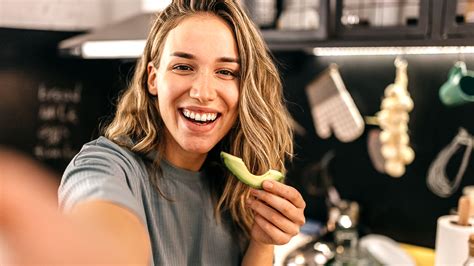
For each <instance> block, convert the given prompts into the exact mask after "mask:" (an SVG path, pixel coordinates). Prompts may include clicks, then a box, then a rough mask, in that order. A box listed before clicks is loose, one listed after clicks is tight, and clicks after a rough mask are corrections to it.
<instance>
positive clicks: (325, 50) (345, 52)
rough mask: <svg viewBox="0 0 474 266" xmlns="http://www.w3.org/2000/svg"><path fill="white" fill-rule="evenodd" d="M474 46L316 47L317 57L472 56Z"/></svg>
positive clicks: (314, 50)
mask: <svg viewBox="0 0 474 266" xmlns="http://www.w3.org/2000/svg"><path fill="white" fill-rule="evenodd" d="M472 53H474V46H407V47H315V48H313V54H314V55H316V56H358V55H417V54H419V55H422V54H427V55H429V54H472Z"/></svg>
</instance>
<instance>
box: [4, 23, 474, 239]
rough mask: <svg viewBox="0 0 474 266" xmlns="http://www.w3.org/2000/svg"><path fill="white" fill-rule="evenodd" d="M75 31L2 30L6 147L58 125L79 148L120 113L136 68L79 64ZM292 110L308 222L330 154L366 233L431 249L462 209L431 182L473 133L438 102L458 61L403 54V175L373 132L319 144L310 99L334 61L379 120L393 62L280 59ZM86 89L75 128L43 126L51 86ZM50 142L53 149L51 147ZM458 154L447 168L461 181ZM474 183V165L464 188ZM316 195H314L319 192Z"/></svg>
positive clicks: (337, 181)
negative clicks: (44, 97)
mask: <svg viewBox="0 0 474 266" xmlns="http://www.w3.org/2000/svg"><path fill="white" fill-rule="evenodd" d="M74 34H77V33H64V32H49V31H29V30H13V29H0V145H7V146H10V147H14V148H16V149H18V150H21V151H23V152H25V153H27V154H30V155H32V156H34V154H35V151H34V149H35V147H36V146H38V145H39V144H41V145H43V144H45V143H44V141H45V140H44V139H41V136H39V130H40V129H41V128H42V127H43V126H52V127H54V126H55V125H60V126H63V127H65V128H66V130H67V132H69V133H68V135H67V136H64V138H63V139H61V140H60V141H59V142H57V143H53V144H52V145H51V147H50V148H53V149H55V148H60V149H61V148H64V146H69V148H70V149H71V150H72V151H77V150H78V149H80V147H81V146H82V144H83V143H85V142H87V141H89V140H90V139H92V138H94V137H96V136H97V133H98V130H97V128H98V124H99V122H100V121H103V120H104V119H105V118H106V117H107V116H108V115H109V114H110V113H111V112H112V110H113V104H112V103H113V102H114V98H115V97H116V96H117V95H118V92H119V90H120V89H121V88H123V87H124V86H125V83H126V81H127V80H128V78H129V76H130V71H131V69H132V67H133V62H122V61H119V60H79V59H72V58H64V57H60V56H58V55H57V49H56V47H57V43H58V42H59V41H60V40H63V39H65V38H68V37H70V36H72V35H74ZM275 58H276V60H277V61H278V63H279V66H280V69H281V73H282V76H283V81H284V85H285V94H286V98H287V100H288V106H289V108H290V111H291V113H292V114H293V116H294V118H295V119H296V121H297V122H298V123H299V124H301V125H302V126H303V127H304V128H305V129H306V135H304V136H302V135H297V136H296V138H295V144H296V157H295V160H294V162H293V164H292V166H291V169H290V172H289V182H290V183H292V184H293V185H294V186H296V187H298V188H299V189H300V190H301V192H302V193H303V195H304V197H305V199H306V201H307V203H308V207H307V210H306V214H307V216H308V217H309V218H313V219H319V220H321V221H324V220H325V219H326V208H325V205H324V199H323V196H322V195H321V193H320V191H319V192H318V190H317V189H318V188H319V187H318V186H320V185H321V184H320V182H319V181H320V176H321V172H320V171H318V168H317V167H318V164H319V163H320V160H321V158H322V156H323V155H324V154H326V153H327V152H328V151H333V152H334V154H335V157H334V159H333V160H332V161H331V163H330V165H329V175H330V176H331V177H332V182H333V183H334V185H335V186H336V188H337V189H338V191H339V192H340V194H341V196H342V197H343V198H345V199H350V200H355V201H357V202H359V203H360V205H361V227H363V229H364V231H365V232H366V233H370V232H372V233H381V234H386V235H388V236H390V237H392V238H394V239H396V240H398V241H403V242H407V243H413V244H418V245H424V246H429V247H433V246H434V238H435V232H436V218H437V217H439V216H441V215H444V214H447V213H448V212H449V210H450V209H451V208H453V207H455V205H456V203H457V200H458V198H459V196H460V194H461V189H459V190H458V191H457V192H456V193H455V194H454V195H453V196H451V197H449V198H446V199H443V198H440V197H438V196H436V195H435V194H433V193H432V192H431V191H429V190H428V188H427V186H426V176H427V170H428V167H429V165H430V164H431V162H432V161H433V159H434V158H435V156H436V155H437V154H438V152H439V151H440V150H441V149H442V148H443V147H445V146H446V145H447V144H448V143H449V142H450V141H451V139H452V138H453V137H454V136H455V135H456V133H457V132H458V128H459V127H461V126H462V127H465V128H466V129H468V131H470V132H471V133H474V118H473V117H472V116H473V114H474V104H468V105H464V106H460V107H456V108H447V107H445V106H443V105H442V104H441V102H440V101H439V99H438V89H439V87H440V86H441V84H442V83H443V82H444V81H445V79H446V76H447V73H448V71H449V69H450V68H451V67H452V65H453V64H454V62H455V61H457V60H458V59H459V57H458V55H449V56H447V55H423V56H422V55H418V56H414V55H413V56H406V57H405V59H406V60H407V61H408V64H409V65H408V75H409V90H410V93H411V96H412V98H413V100H414V102H415V108H414V110H413V112H412V113H411V114H410V116H411V117H410V123H409V129H410V136H411V140H412V145H413V148H414V150H415V152H416V158H415V161H414V162H413V163H412V164H411V165H409V166H408V168H407V172H406V174H405V175H404V176H403V177H401V178H398V179H396V178H391V177H389V176H387V175H384V174H380V173H378V172H377V171H376V170H375V169H374V168H373V167H372V164H371V162H370V160H369V156H368V154H367V144H366V143H367V132H368V130H369V129H371V128H374V126H367V127H366V131H365V133H364V134H363V135H362V136H361V137H360V138H358V139H357V140H356V141H354V142H351V143H341V142H339V141H337V140H336V139H334V138H330V139H327V140H322V139H320V138H319V137H318V136H317V135H316V134H315V131H314V126H313V124H312V119H311V113H310V111H309V106H308V102H307V100H306V94H305V91H304V89H305V86H306V85H307V84H308V83H310V82H311V81H312V80H313V79H314V78H315V77H316V75H318V74H319V73H320V72H322V71H323V70H324V69H325V68H326V67H327V66H328V65H329V64H330V63H337V64H338V65H339V66H340V72H341V75H342V78H343V80H344V82H345V85H346V87H347V88H348V90H349V92H350V93H351V95H352V96H353V98H354V101H355V103H356V105H357V106H358V108H359V110H360V111H361V113H362V115H364V116H365V115H374V114H375V113H376V112H377V111H378V110H379V106H380V102H381V99H382V96H383V91H384V89H385V87H386V86H387V85H388V84H390V83H393V81H394V77H395V68H394V66H393V60H394V57H393V56H365V57H320V58H316V57H314V56H312V55H308V54H304V53H299V52H291V53H290V52H288V53H282V52H279V53H276V54H275ZM464 59H465V61H466V63H467V66H468V68H471V69H474V56H473V55H465V56H464ZM78 84H79V85H80V86H81V88H82V90H81V100H80V102H69V103H68V106H69V107H70V108H71V109H73V110H75V111H77V114H78V121H79V122H78V123H71V122H67V121H66V122H64V121H60V119H53V120H51V121H45V120H44V119H43V120H41V119H39V117H38V112H39V109H40V108H41V106H43V107H44V106H45V105H48V104H53V105H54V104H57V103H54V102H53V103H50V102H48V101H43V102H41V101H39V99H38V89H39V88H40V86H41V85H43V86H46V87H48V88H49V89H51V90H53V91H54V90H64V91H72V90H74V88H75V86H77V85H78ZM46 144H47V143H46ZM62 155H63V156H61V157H59V158H49V159H48V158H37V159H38V160H40V161H42V162H43V163H44V164H45V165H47V166H50V167H51V168H52V169H54V170H56V171H57V173H58V176H59V174H60V173H61V171H62V170H63V169H64V167H65V166H66V164H67V163H68V162H69V160H70V155H69V154H68V153H65V154H62ZM460 158H461V154H456V155H455V157H454V159H453V160H452V162H451V163H450V164H449V167H448V174H449V176H451V177H454V175H455V173H456V171H457V166H458V165H459V161H460ZM468 184H474V159H471V160H470V165H469V166H468V169H467V171H466V173H465V175H464V179H463V182H462V185H461V186H465V185H468ZM315 189H316V190H315Z"/></svg>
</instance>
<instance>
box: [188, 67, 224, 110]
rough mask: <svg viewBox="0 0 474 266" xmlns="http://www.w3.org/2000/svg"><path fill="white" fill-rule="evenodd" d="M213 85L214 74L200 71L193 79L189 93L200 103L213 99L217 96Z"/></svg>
mask: <svg viewBox="0 0 474 266" xmlns="http://www.w3.org/2000/svg"><path fill="white" fill-rule="evenodd" d="M215 86H216V81H215V77H214V75H212V74H208V73H201V74H199V75H198V77H197V78H196V80H195V81H194V83H193V86H192V88H191V90H190V92H189V95H190V96H191V98H194V99H196V100H198V101H199V102H201V103H205V102H210V101H213V100H214V99H215V98H216V97H217V92H216V87H215Z"/></svg>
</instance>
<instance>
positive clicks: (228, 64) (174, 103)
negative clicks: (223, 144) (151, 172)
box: [148, 14, 240, 170]
mask: <svg viewBox="0 0 474 266" xmlns="http://www.w3.org/2000/svg"><path fill="white" fill-rule="evenodd" d="M155 67H156V68H155ZM155 67H154V66H153V64H152V63H150V64H149V65H148V90H149V92H150V93H151V94H153V95H156V96H157V99H158V104H159V111H160V114H161V117H162V119H163V122H164V124H165V126H166V130H165V142H166V149H165V158H166V159H167V160H168V161H169V162H170V163H172V164H173V165H175V166H178V167H182V168H185V169H188V170H198V169H199V168H200V167H201V165H202V163H203V162H204V160H205V158H206V155H207V153H208V152H209V151H210V150H211V149H212V148H213V147H214V146H215V145H216V144H217V143H218V142H219V141H220V140H221V139H222V138H223V137H224V136H225V135H226V134H227V133H228V132H229V130H230V128H231V127H232V126H233V125H234V123H235V121H236V119H237V115H238V101H239V78H238V76H239V71H240V65H239V54H238V50H237V44H236V41H235V38H234V35H233V32H232V30H231V28H230V27H229V26H228V25H227V24H226V22H225V21H224V20H222V19H221V18H218V17H216V16H214V15H210V14H198V15H194V16H192V17H188V18H185V19H184V20H182V21H181V22H180V23H179V24H178V26H177V27H175V28H174V29H173V30H171V31H170V32H169V33H168V36H167V38H166V41H165V44H164V47H163V51H162V53H161V58H160V62H159V66H155Z"/></svg>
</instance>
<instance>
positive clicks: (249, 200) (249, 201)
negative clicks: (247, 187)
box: [245, 198, 253, 205]
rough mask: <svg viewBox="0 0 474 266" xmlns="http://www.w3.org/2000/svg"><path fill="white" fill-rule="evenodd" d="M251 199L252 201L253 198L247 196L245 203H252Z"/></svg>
mask: <svg viewBox="0 0 474 266" xmlns="http://www.w3.org/2000/svg"><path fill="white" fill-rule="evenodd" d="M252 201H253V200H252V199H251V198H248V199H247V201H246V202H245V203H247V205H250V204H252Z"/></svg>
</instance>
